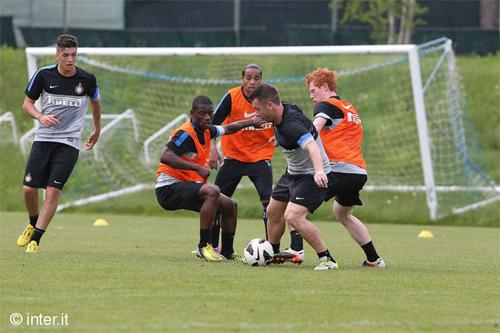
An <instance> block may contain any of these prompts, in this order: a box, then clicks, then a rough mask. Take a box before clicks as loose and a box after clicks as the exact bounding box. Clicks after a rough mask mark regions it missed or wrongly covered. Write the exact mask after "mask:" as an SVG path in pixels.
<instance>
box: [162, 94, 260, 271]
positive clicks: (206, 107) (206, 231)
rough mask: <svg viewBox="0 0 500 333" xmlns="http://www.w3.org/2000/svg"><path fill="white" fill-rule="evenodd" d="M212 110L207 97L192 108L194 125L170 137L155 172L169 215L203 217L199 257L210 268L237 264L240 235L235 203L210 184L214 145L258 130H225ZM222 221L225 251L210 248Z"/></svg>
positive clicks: (249, 122) (253, 122)
mask: <svg viewBox="0 0 500 333" xmlns="http://www.w3.org/2000/svg"><path fill="white" fill-rule="evenodd" d="M212 118H213V104H212V101H211V100H210V99H209V98H208V97H206V96H197V97H196V98H195V99H194V100H193V103H192V109H191V119H190V120H189V121H187V122H186V123H184V124H183V125H181V126H180V127H179V128H177V129H175V130H174V131H173V132H172V136H171V138H170V140H169V141H168V143H167V146H166V148H165V151H164V152H163V154H162V155H161V158H160V162H161V163H160V164H159V166H158V170H157V172H156V177H157V183H156V197H157V199H158V202H159V204H160V205H161V206H162V207H163V208H164V209H166V210H177V209H187V210H192V211H196V212H199V213H200V241H199V243H198V247H197V250H196V254H197V256H198V257H200V258H204V259H206V260H207V261H210V262H217V261H221V260H224V259H236V258H238V256H237V255H236V254H235V253H234V250H233V239H234V233H235V230H236V218H237V205H236V201H234V200H232V199H231V198H229V197H227V196H225V195H224V194H222V193H221V192H220V189H219V187H218V186H217V185H212V184H208V183H207V179H208V176H209V175H210V170H209V169H208V156H209V154H210V140H211V139H213V138H216V137H220V136H222V135H225V134H232V133H235V132H237V131H239V130H240V129H242V128H244V127H248V126H256V127H258V126H260V125H261V124H262V123H263V122H262V120H260V119H259V118H257V117H254V118H250V119H246V120H242V121H238V122H234V123H231V124H227V125H225V126H214V125H212ZM217 212H218V213H220V214H221V215H222V225H221V227H222V250H221V254H219V253H218V252H216V251H215V250H214V249H213V247H212V246H211V245H210V228H211V227H212V223H213V220H214V218H215V214H216V213H217Z"/></svg>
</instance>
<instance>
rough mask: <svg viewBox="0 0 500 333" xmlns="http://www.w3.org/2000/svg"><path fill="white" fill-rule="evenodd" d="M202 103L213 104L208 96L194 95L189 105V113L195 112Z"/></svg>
mask: <svg viewBox="0 0 500 333" xmlns="http://www.w3.org/2000/svg"><path fill="white" fill-rule="evenodd" d="M202 105H212V106H213V105H214V103H212V100H211V99H210V98H208V97H207V96H202V95H200V96H196V97H195V98H194V99H193V104H192V105H191V113H193V112H196V111H198V110H199V109H200V107H201V106H202Z"/></svg>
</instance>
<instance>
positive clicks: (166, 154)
mask: <svg viewBox="0 0 500 333" xmlns="http://www.w3.org/2000/svg"><path fill="white" fill-rule="evenodd" d="M160 162H161V163H163V164H166V165H170V166H171V167H172V168H176V169H184V170H194V171H196V172H197V173H198V174H199V175H200V176H201V177H203V178H204V179H206V178H208V176H210V170H208V169H207V168H205V167H202V166H201V165H199V164H196V163H193V162H189V161H186V160H183V159H182V158H180V157H179V156H177V155H176V154H175V153H174V152H173V151H171V150H170V149H168V148H165V151H163V154H161V157H160Z"/></svg>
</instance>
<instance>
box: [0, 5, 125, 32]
mask: <svg viewBox="0 0 500 333" xmlns="http://www.w3.org/2000/svg"><path fill="white" fill-rule="evenodd" d="M64 1H66V7H67V22H68V26H69V27H70V28H95V29H123V28H124V27H125V0H0V15H2V16H13V17H14V25H17V26H26V27H44V28H61V27H63V25H64V14H63V8H64Z"/></svg>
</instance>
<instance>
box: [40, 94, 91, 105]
mask: <svg viewBox="0 0 500 333" xmlns="http://www.w3.org/2000/svg"><path fill="white" fill-rule="evenodd" d="M84 102H85V100H84V99H82V98H71V97H62V96H47V100H46V103H47V105H54V106H74V107H81V106H83V103H84Z"/></svg>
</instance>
